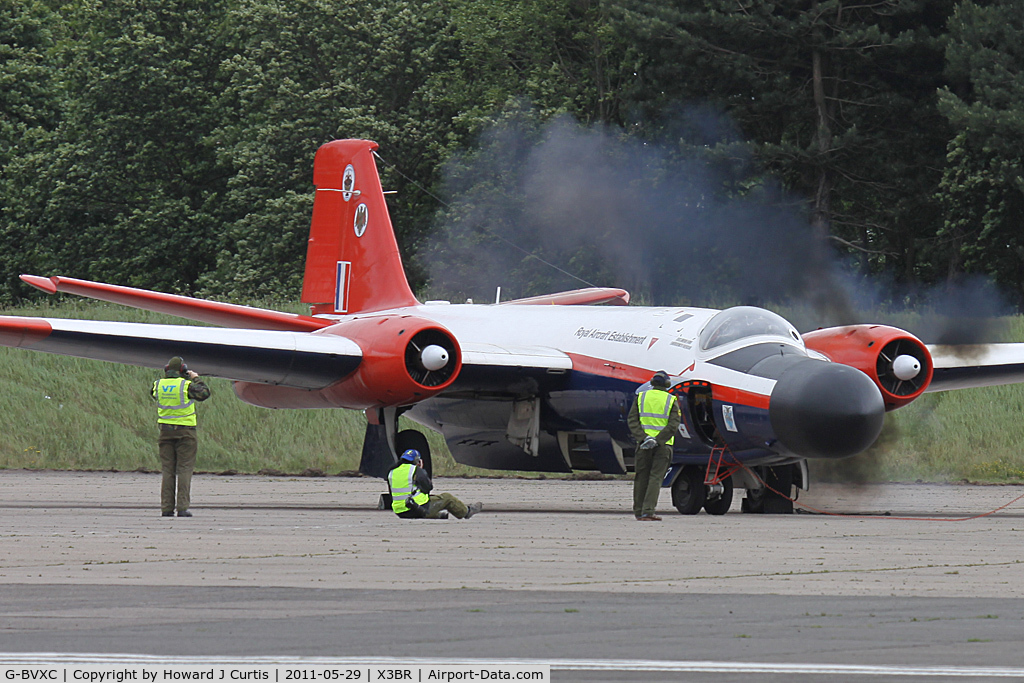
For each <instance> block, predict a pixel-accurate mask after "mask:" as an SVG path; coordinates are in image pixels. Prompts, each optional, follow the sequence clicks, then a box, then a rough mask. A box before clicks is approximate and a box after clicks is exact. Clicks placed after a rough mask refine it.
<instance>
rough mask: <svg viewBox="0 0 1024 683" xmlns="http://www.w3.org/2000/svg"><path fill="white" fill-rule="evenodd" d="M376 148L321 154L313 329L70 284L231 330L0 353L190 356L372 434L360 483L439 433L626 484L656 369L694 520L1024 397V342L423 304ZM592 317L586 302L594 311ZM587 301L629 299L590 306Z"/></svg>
mask: <svg viewBox="0 0 1024 683" xmlns="http://www.w3.org/2000/svg"><path fill="white" fill-rule="evenodd" d="M376 148H377V145H376V143H373V142H370V141H366V140H338V141H334V142H330V143H328V144H326V145H324V146H322V147H321V148H320V149H319V151H318V152H317V154H316V160H315V163H314V170H313V181H314V184H315V186H316V199H315V203H314V206H313V219H312V227H311V229H310V236H309V245H308V253H307V260H306V270H305V279H304V286H303V292H302V301H304V302H307V303H310V304H312V306H311V315H308V316H306V315H295V314H289V313H281V312H277V311H271V310H266V309H259V308H252V307H247V306H238V305H233V304H225V303H218V302H213V301H205V300H200V299H194V298H190V297H184V296H176V295H170V294H161V293H158V292H151V291H146V290H139V289H134V288H129V287H121V286H117V285H110V284H102V283H96V282H89V281H84V280H77V279H73V278H66V277H50V278H44V277H38V276H33V275H22V276H21V277H22V279H23V280H24V281H26V282H28V283H29V284H32V285H34V286H35V287H38V288H39V289H42V290H44V291H46V292H50V293H55V292H68V293H72V294H77V295H81V296H86V297H91V298H94V299H100V300H103V301H109V302H115V303H118V304H124V305H126V306H133V307H136V308H142V309H148V310H152V311H158V312H161V313H168V314H172V315H175V316H179V317H182V318H186V319H190V320H196V321H201V322H204V323H209V324H211V325H215V326H218V327H195V326H177V325H151V324H138V323H119V322H97V321H86V320H66V319H55V318H31V317H11V316H7V317H3V316H0V344H4V345H7V346H17V347H22V348H26V349H31V350H35V351H43V352H48V353H56V354H63V355H68V356H77V357H80V358H94V359H99V360H105V361H110V362H114V363H125V364H130V365H139V366H143V367H150V368H160V367H162V366H163V365H164V363H165V362H166V360H167V358H169V357H171V356H174V355H180V356H183V357H185V358H186V359H188V363H189V367H190V368H191V369H193V370H195V371H197V372H199V373H200V374H202V375H208V376H213V377H222V378H225V379H229V380H233V381H234V388H235V393H236V394H237V395H238V397H239V398H241V399H242V400H243V401H246V402H248V403H251V404H253V405H257V406H263V407H267V408H348V409H355V410H363V411H365V414H366V416H367V418H368V425H367V429H366V438H365V441H364V445H363V453H362V461H361V465H360V469H361V470H362V471H363V472H365V473H368V474H371V475H373V476H385V474H386V472H387V470H388V469H389V468H390V467H391V466H392V464H393V463H394V462H395V453H396V452H401V451H402V450H404V449H405V448H409V447H416V448H418V449H419V450H420V451H421V452H423V453H424V455H425V460H427V462H429V448H428V446H427V443H426V439H425V438H424V437H423V435H422V434H420V433H419V432H417V431H414V430H405V431H402V432H397V431H396V430H397V420H398V416H399V415H400V414H404V415H406V416H407V417H409V418H411V419H413V420H414V421H416V422H418V423H419V424H422V425H424V426H426V427H429V428H430V429H433V430H436V431H438V432H440V433H441V434H442V435H443V436H444V439H445V441H446V442H447V444H448V447H449V449H450V450H451V453H452V456H453V457H454V458H455V460H456V461H458V462H460V463H464V464H467V465H473V466H476V467H484V468H490V469H506V470H528V471H543V472H570V471H572V470H598V471H600V472H604V473H609V474H623V473H625V472H627V471H628V470H629V469H630V467H631V465H632V456H633V448H634V445H633V443H632V441H631V438H630V435H629V430H628V428H627V425H626V414H627V412H628V410H629V407H630V405H631V402H632V401H633V400H634V395H635V392H636V391H637V389H638V387H640V386H641V385H643V384H644V383H645V382H647V381H648V380H649V379H650V377H651V375H652V374H653V373H654V372H655V371H656V370H659V369H664V370H667V371H668V372H669V373H670V374H671V375H672V376H673V380H674V381H673V391H674V393H676V394H677V395H678V396H679V397H680V401H681V404H682V406H683V411H682V412H683V421H682V425H681V426H680V434H679V436H678V437H677V438H676V440H675V456H674V459H673V466H672V468H671V470H670V471H669V474H668V477H667V478H666V481H665V485H666V486H671V487H672V494H673V503H674V504H675V506H676V507H677V508H678V509H679V511H680V512H682V513H684V514H695V513H697V512H699V511H700V510H701V509H704V510H706V511H707V512H709V513H711V514H724V513H725V512H726V511H727V510H728V509H729V506H730V504H731V502H732V496H733V490H734V488H743V489H745V490H746V498H745V499H744V501H743V506H742V507H743V509H744V510H745V511H749V512H788V511H791V510H792V501H791V500H789V498H788V496H789V494H790V493H791V492H792V486H794V485H795V486H798V487H801V488H807V486H808V476H807V467H806V462H807V459H808V458H843V457H846V456H851V455H854V454H856V453H859V452H861V451H863V450H865V449H866V448H868V447H869V446H871V444H872V443H874V441H875V439H876V438H877V437H878V434H879V432H880V431H881V429H882V422H883V418H884V414H885V412H886V411H888V410H893V409H895V408H899V407H900V406H903V405H906V404H908V403H910V402H911V401H913V400H914V399H916V398H917V397H919V396H921V395H922V394H923V393H924V392H926V391H943V390H947V389H954V388H962V387H978V386H989V385H995V384H1004V383H1010V382H1021V381H1024V344H994V345H986V346H983V347H972V353H971V355H970V356H967V357H965V358H966V359H965V358H960V357H959V356H958V355H957V349H956V348H953V347H934V346H927V345H925V344H923V343H922V342H921V341H920V340H918V339H917V338H916V337H915V336H914V335H912V334H910V333H908V332H905V331H903V330H900V329H896V328H893V327H887V326H881V325H853V326H847V327H835V328H829V329H821V330H817V331H814V332H810V333H807V334H803V335H801V334H800V333H799V332H798V331H797V329H796V328H795V327H794V326H793V325H791V324H790V323H789V322H787V321H786V320H785V319H783V318H782V317H780V316H778V315H776V314H775V313H772V312H770V311H767V310H764V309H760V308H754V307H750V306H740V307H736V308H729V309H726V310H722V311H719V310H710V309H705V308H691V307H684V306H680V307H667V308H649V307H640V306H628V305H626V304H628V300H629V295H628V293H627V292H625V291H624V290H621V289H604V288H592V289H583V290H576V291H571V292H562V293H558V294H552V295H549V296H540V297H533V298H529V299H519V300H514V301H508V302H504V303H501V304H490V305H479V304H462V305H450V304H448V303H447V302H426V303H420V302H419V301H417V300H416V297H415V296H413V293H412V291H411V290H410V288H409V285H408V282H407V281H406V278H405V273H404V270H403V267H402V261H401V257H400V255H399V252H398V246H397V243H396V242H395V237H394V232H393V230H392V227H391V220H390V218H389V216H388V210H387V205H386V204H385V200H384V194H383V192H382V189H381V184H380V178H379V176H378V174H377V167H376V164H375V162H374V157H373V151H374V150H375V149H376ZM586 304H591V305H586ZM592 304H618V305H607V306H596V305H592Z"/></svg>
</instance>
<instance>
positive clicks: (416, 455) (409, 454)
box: [402, 448, 420, 462]
mask: <svg viewBox="0 0 1024 683" xmlns="http://www.w3.org/2000/svg"><path fill="white" fill-rule="evenodd" d="M419 459H420V452H419V451H418V450H416V449H415V448H410V449H409V450H407V451H405V452H404V453H402V460H404V461H406V462H416V461H417V460H419Z"/></svg>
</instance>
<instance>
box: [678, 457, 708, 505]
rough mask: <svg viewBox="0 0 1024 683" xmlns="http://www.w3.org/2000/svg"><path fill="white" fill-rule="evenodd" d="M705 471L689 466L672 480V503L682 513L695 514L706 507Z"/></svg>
mask: <svg viewBox="0 0 1024 683" xmlns="http://www.w3.org/2000/svg"><path fill="white" fill-rule="evenodd" d="M704 495H705V488H704V472H703V471H702V470H701V469H700V468H699V467H693V466H687V467H684V468H683V471H682V472H680V473H679V476H678V477H676V480H675V481H674V482H672V505H674V506H675V508H676V510H679V514H681V515H695V514H697V513H698V512H700V509H701V508H702V507H704Z"/></svg>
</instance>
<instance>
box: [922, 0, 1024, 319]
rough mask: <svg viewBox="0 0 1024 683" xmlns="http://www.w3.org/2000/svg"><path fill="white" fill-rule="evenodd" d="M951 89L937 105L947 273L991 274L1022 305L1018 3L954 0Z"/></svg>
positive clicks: (1023, 182) (1023, 180) (1021, 28)
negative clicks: (945, 124) (944, 150)
mask: <svg viewBox="0 0 1024 683" xmlns="http://www.w3.org/2000/svg"><path fill="white" fill-rule="evenodd" d="M949 30H950V39H949V44H948V46H947V48H946V59H947V62H948V69H949V75H950V82H951V87H949V88H945V89H943V90H942V92H941V94H940V96H941V102H940V108H941V111H942V113H943V114H944V115H945V116H946V117H947V118H948V119H949V122H950V125H951V126H952V127H953V129H954V131H955V135H954V136H953V137H952V139H951V140H950V143H949V147H948V156H947V166H946V169H945V172H944V174H943V178H942V185H941V191H940V197H941V199H942V202H943V207H944V208H945V210H946V221H945V226H944V235H945V236H946V237H948V238H949V239H950V240H951V241H952V242H953V244H954V245H955V247H956V249H954V251H953V254H952V257H951V258H950V260H949V267H948V273H949V276H950V277H951V278H955V277H957V276H958V275H959V273H960V272H961V271H968V272H980V273H985V274H988V275H990V276H992V277H993V278H994V279H995V280H996V281H997V282H998V283H999V284H1000V285H1001V287H1002V289H1003V290H1004V291H1005V292H1008V293H1010V294H1011V296H1012V298H1013V300H1014V302H1015V303H1016V305H1017V306H1018V307H1020V306H1021V305H1024V13H1022V12H1021V9H1020V5H1019V3H1016V2H1012V1H1011V0H997V1H995V2H991V3H984V4H980V3H975V2H962V3H960V4H959V5H958V6H957V8H956V12H955V14H954V15H953V17H952V19H951V21H950V27H949Z"/></svg>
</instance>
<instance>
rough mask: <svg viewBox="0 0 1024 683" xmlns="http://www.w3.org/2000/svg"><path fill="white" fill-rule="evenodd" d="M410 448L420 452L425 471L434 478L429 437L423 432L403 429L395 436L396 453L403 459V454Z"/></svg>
mask: <svg viewBox="0 0 1024 683" xmlns="http://www.w3.org/2000/svg"><path fill="white" fill-rule="evenodd" d="M410 448H415V449H416V450H418V451H419V452H420V456H421V457H422V458H423V469H425V470H426V471H427V474H428V475H429V476H430V477H431V478H433V477H434V463H433V462H431V459H430V444H429V443H427V437H426V436H424V434H423V432H418V431H416V430H415V429H403V430H402V431H400V432H398V434H395V453H396V454H397V455H398V457H402V453H404V452H405V451H407V450H409V449H410Z"/></svg>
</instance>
